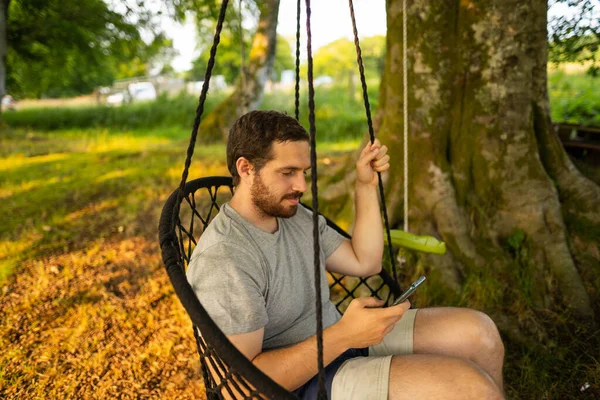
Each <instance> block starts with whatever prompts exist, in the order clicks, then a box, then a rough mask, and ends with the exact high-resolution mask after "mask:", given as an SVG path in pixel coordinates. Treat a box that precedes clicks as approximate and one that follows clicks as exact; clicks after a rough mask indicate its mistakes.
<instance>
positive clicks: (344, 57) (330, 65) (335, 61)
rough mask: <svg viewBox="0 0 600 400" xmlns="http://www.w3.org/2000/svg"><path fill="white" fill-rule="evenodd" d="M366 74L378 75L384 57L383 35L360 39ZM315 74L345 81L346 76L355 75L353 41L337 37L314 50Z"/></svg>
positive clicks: (381, 68) (381, 69)
mask: <svg viewBox="0 0 600 400" xmlns="http://www.w3.org/2000/svg"><path fill="white" fill-rule="evenodd" d="M360 48H361V52H362V57H363V64H364V67H365V71H366V74H367V75H369V76H376V77H380V76H381V73H382V72H383V63H384V57H385V36H381V35H377V36H371V37H366V38H363V39H361V40H360ZM313 59H314V71H315V76H319V75H328V76H331V77H333V78H335V79H336V80H337V81H339V82H342V83H346V82H347V77H348V76H354V75H356V50H355V49H354V42H352V41H350V40H348V39H344V38H342V39H337V40H335V41H333V42H331V43H328V44H326V45H325V46H323V47H320V48H319V49H317V50H316V51H315V54H314V56H313Z"/></svg>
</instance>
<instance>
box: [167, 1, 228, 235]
mask: <svg viewBox="0 0 600 400" xmlns="http://www.w3.org/2000/svg"><path fill="white" fill-rule="evenodd" d="M227 4H229V0H223V2H222V3H221V11H220V12H219V19H218V21H217V29H216V31H215V36H214V38H213V44H212V46H211V48H210V58H209V59H208V64H207V66H206V72H205V74H204V83H203V84H202V91H201V92H200V98H199V100H198V108H196V117H195V118H194V126H193V128H192V135H191V137H190V144H189V145H188V149H187V156H186V159H185V166H184V168H183V174H182V175H181V183H179V195H178V196H177V202H176V203H175V207H174V208H173V220H172V222H171V223H172V226H171V229H173V230H174V229H175V224H176V223H177V221H179V208H180V206H181V200H182V199H183V196H184V189H185V182H186V181H187V177H188V172H189V169H190V165H191V163H192V156H193V155H194V147H195V146H196V137H197V136H198V127H199V126H200V119H201V118H202V113H204V103H205V101H206V93H207V92H208V84H209V82H210V76H211V74H212V69H213V67H214V65H215V58H216V56H217V47H218V46H219V42H220V41H221V30H223V21H225V14H226V12H227Z"/></svg>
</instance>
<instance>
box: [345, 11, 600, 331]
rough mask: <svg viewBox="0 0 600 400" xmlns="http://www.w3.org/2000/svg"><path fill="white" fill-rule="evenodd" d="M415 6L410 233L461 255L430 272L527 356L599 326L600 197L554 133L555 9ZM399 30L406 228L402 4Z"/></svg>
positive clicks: (387, 120)
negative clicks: (556, 335) (567, 318)
mask: <svg viewBox="0 0 600 400" xmlns="http://www.w3.org/2000/svg"><path fill="white" fill-rule="evenodd" d="M409 5H410V6H409V9H408V32H409V36H408V49H407V50H408V63H409V64H408V65H409V66H408V71H409V73H408V82H409V83H408V91H409V104H408V106H409V121H408V125H409V130H410V133H409V138H408V140H409V172H410V176H409V182H408V183H409V185H408V186H409V204H410V209H409V215H408V216H407V217H408V220H409V230H410V231H411V232H416V233H419V234H430V235H435V236H437V237H440V238H441V239H443V240H444V241H445V242H446V244H447V247H448V250H449V251H448V253H447V254H446V255H445V256H428V255H420V256H418V265H417V267H416V269H417V270H420V271H423V270H425V271H426V273H427V274H428V275H429V276H430V277H431V281H430V282H431V284H432V285H436V284H437V285H438V286H436V287H441V288H445V290H446V291H447V295H448V296H447V297H446V299H458V300H456V301H457V302H458V303H460V299H461V298H462V299H464V298H468V299H469V304H471V305H477V306H478V307H479V308H480V309H484V310H485V311H487V312H489V313H490V314H491V315H492V316H493V318H494V319H495V320H496V322H497V323H498V324H499V325H500V326H501V327H502V330H503V332H504V333H506V334H508V335H509V336H511V338H512V339H514V340H518V341H521V342H523V341H526V340H527V339H528V338H532V337H535V338H536V340H534V341H531V342H530V343H535V342H536V341H537V340H542V341H543V339H544V337H545V336H543V335H544V329H543V328H542V327H541V326H540V321H541V320H543V318H547V317H548V315H549V313H550V311H549V310H565V311H566V312H567V315H568V314H573V315H575V316H579V317H585V318H589V317H592V316H593V315H595V314H596V315H597V313H598V311H599V310H598V305H599V304H600V298H599V289H598V288H600V256H599V252H598V243H600V202H598V199H600V189H599V187H598V186H597V185H596V184H594V183H593V182H592V181H590V180H589V179H587V178H585V177H584V176H583V175H582V174H581V173H580V172H579V171H578V170H577V169H576V168H575V167H574V166H573V164H572V162H571V161H570V159H569V157H568V156H567V155H566V153H565V151H564V149H563V147H562V145H561V143H560V142H559V140H558V138H557V137H556V135H555V134H554V133H553V130H552V126H551V121H550V114H549V102H548V93H547V72H546V66H547V62H548V44H547V33H546V32H547V30H546V26H547V10H548V4H547V2H546V1H544V0H536V1H531V2H520V3H515V2H514V1H509V0H494V1H487V0H485V1H484V0H475V1H470V2H439V1H433V0H415V1H412V2H409ZM387 26H388V36H387V56H386V63H385V70H384V76H383V83H382V85H381V91H380V100H379V105H380V109H379V112H378V115H377V122H378V127H379V129H378V131H379V137H380V138H381V140H382V142H384V143H387V144H388V145H389V146H390V153H391V154H392V155H394V157H395V160H396V162H394V163H393V164H392V169H391V170H390V173H389V179H387V182H386V186H387V193H388V194H389V196H388V207H389V210H390V213H391V218H392V221H393V225H394V226H396V227H401V225H402V224H401V222H402V219H403V217H402V214H403V212H402V209H403V201H402V197H403V196H402V193H403V178H402V177H403V165H402V162H401V160H402V154H403V150H402V149H403V146H402V131H403V122H404V121H403V113H402V110H403V101H402V99H403V83H402V82H403V80H402V73H401V71H402V48H403V45H402V1H401V0H390V1H388V3H387ZM350 203H351V202H350V201H348V202H347V204H348V206H347V209H350V207H351V204H350ZM433 296H435V295H433ZM515 313H517V314H518V317H515V315H514V314H515ZM542 313H543V314H542ZM553 315H554V316H555V318H556V319H555V320H554V321H553V322H554V323H557V320H558V317H556V315H557V314H553ZM546 338H547V337H546Z"/></svg>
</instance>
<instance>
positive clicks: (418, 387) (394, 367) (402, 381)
mask: <svg viewBox="0 0 600 400" xmlns="http://www.w3.org/2000/svg"><path fill="white" fill-rule="evenodd" d="M388 398H389V399H390V400H404V399H410V400H413V399H436V400H437V399H444V400H501V399H503V398H504V397H503V396H502V393H501V392H500V390H499V389H498V387H497V386H496V384H495V383H494V381H493V380H492V378H491V377H490V376H489V375H488V374H487V373H486V372H485V371H483V370H482V369H481V368H480V367H479V366H477V365H476V364H475V363H473V362H472V361H469V360H466V359H461V358H455V357H448V356H437V355H426V354H413V355H408V356H394V357H393V358H392V364H391V367H390V383H389V394H388Z"/></svg>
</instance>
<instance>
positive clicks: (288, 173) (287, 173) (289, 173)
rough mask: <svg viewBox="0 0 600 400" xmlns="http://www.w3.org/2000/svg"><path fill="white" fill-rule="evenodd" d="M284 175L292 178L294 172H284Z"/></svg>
mask: <svg viewBox="0 0 600 400" xmlns="http://www.w3.org/2000/svg"><path fill="white" fill-rule="evenodd" d="M283 175H285V176H292V175H294V171H289V172H284V173H283Z"/></svg>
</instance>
